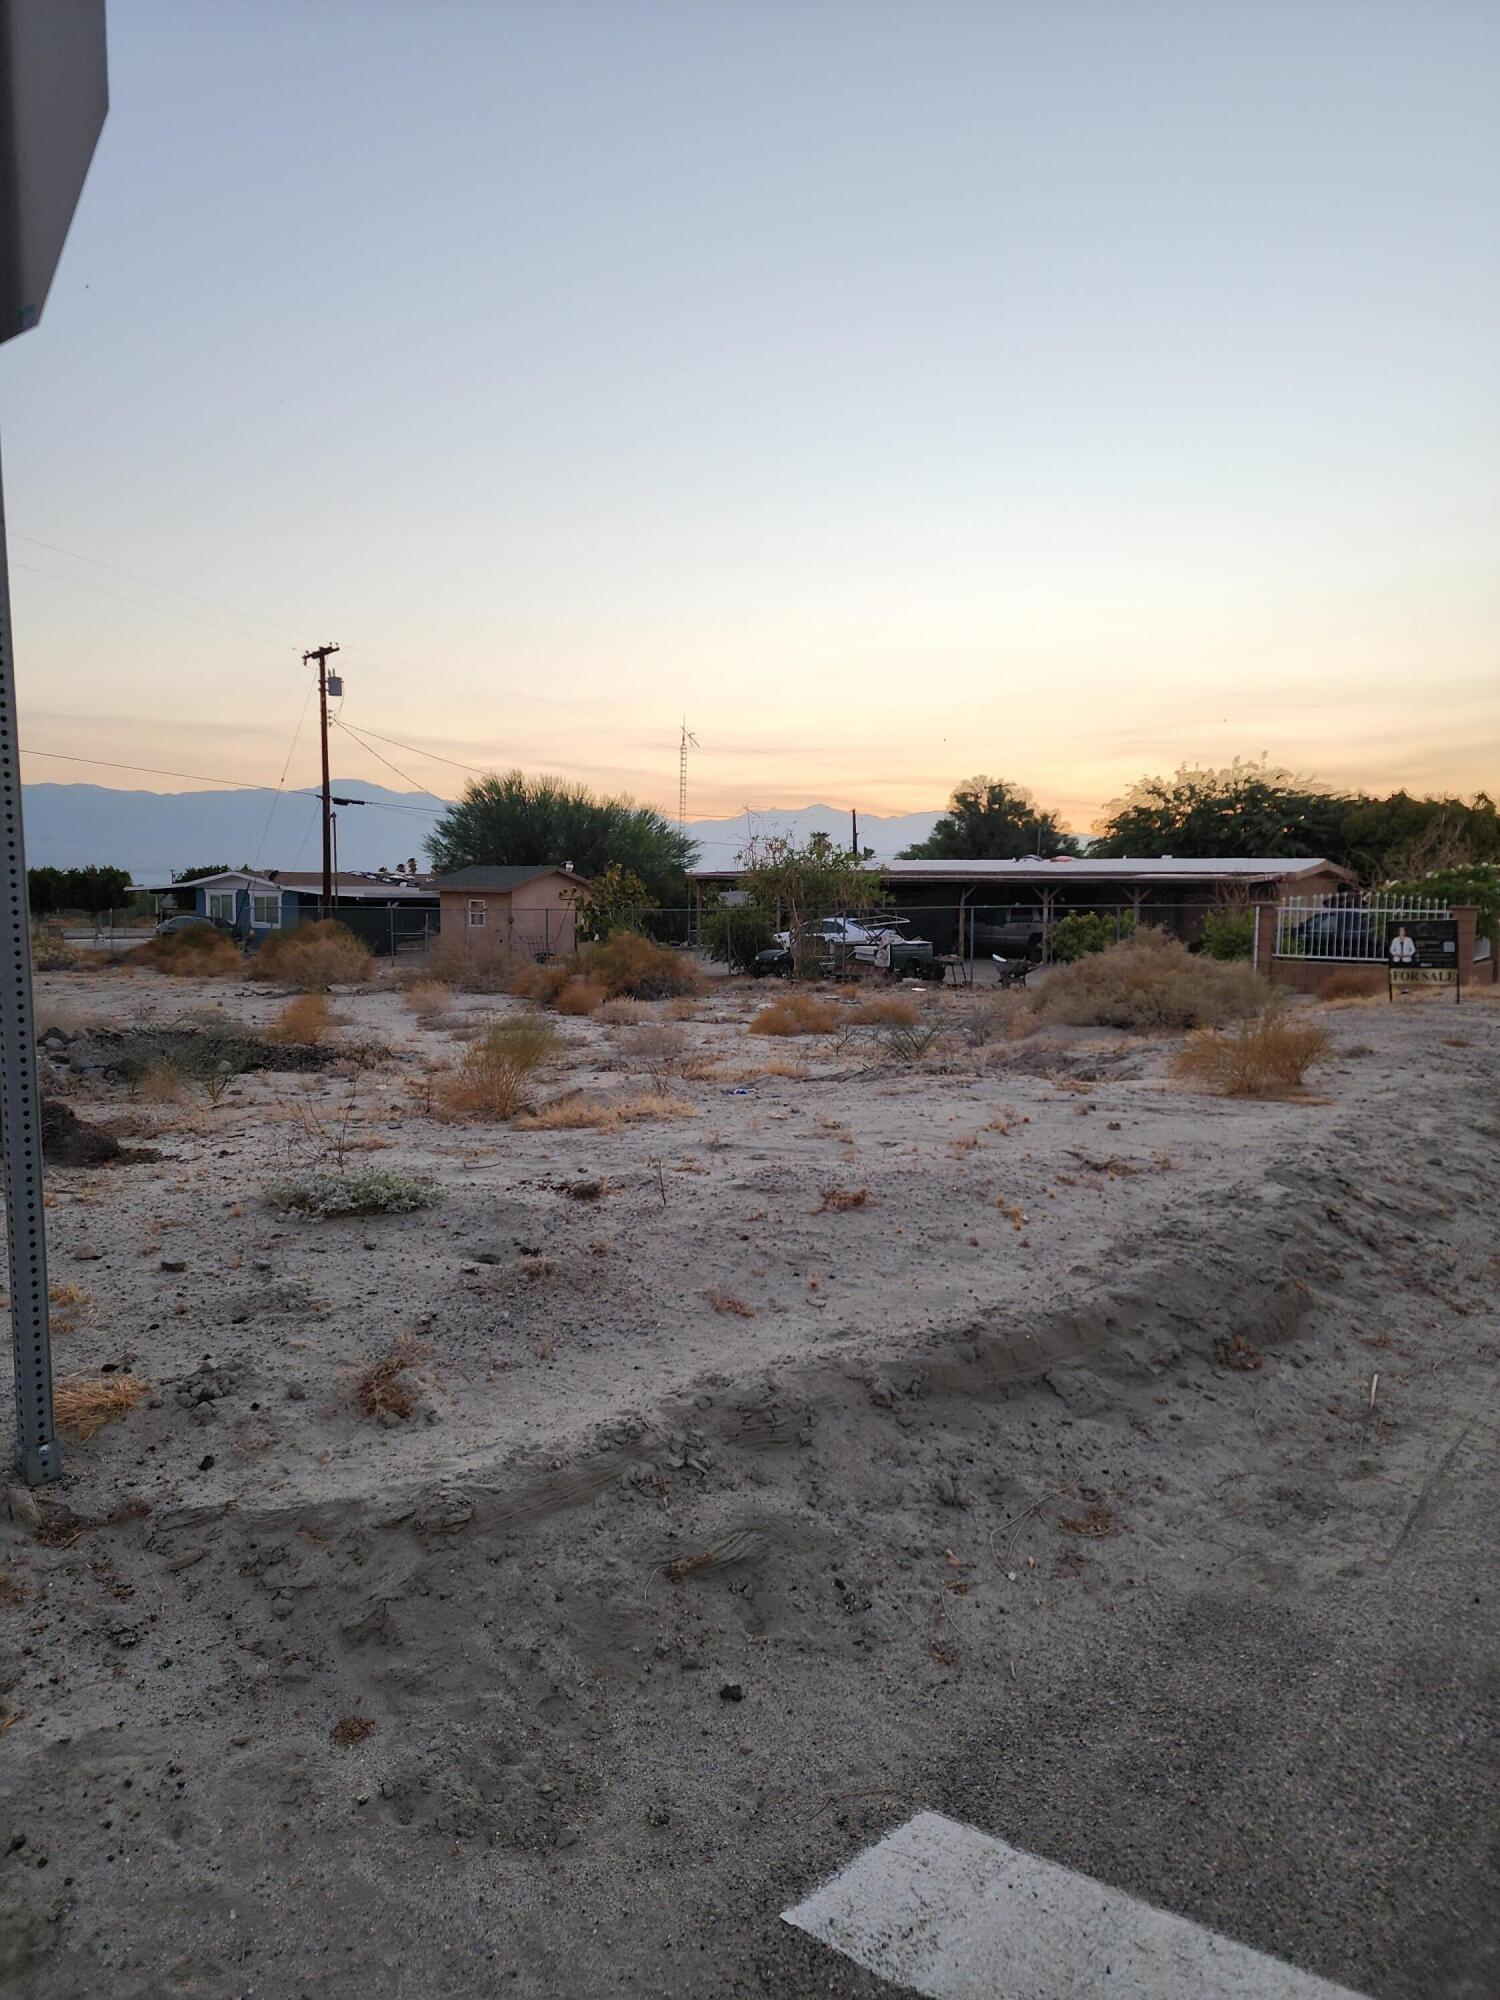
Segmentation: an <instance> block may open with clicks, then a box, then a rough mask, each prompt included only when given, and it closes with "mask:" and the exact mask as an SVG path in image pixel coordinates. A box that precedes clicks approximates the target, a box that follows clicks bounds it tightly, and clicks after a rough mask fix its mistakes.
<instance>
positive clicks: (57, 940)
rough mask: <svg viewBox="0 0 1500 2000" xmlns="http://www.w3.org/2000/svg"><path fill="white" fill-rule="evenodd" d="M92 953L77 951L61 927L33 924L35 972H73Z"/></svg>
mask: <svg viewBox="0 0 1500 2000" xmlns="http://www.w3.org/2000/svg"><path fill="white" fill-rule="evenodd" d="M91 956H93V954H92V953H88V952H82V951H75V950H74V949H73V947H72V945H70V944H69V943H68V940H67V939H66V938H65V937H64V936H63V933H62V929H61V927H60V926H57V925H53V924H33V925H32V927H31V969H32V971H33V972H71V971H72V970H74V968H75V967H76V966H77V965H78V964H79V961H80V960H81V959H84V958H87V957H91Z"/></svg>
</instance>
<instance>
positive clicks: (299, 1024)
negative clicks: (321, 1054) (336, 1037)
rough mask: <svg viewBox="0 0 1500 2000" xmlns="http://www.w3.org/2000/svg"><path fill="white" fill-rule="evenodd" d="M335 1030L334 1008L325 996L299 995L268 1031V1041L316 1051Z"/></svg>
mask: <svg viewBox="0 0 1500 2000" xmlns="http://www.w3.org/2000/svg"><path fill="white" fill-rule="evenodd" d="M332 1027H333V1009H332V1008H331V1007H330V1006H329V1004H328V995H327V994H326V993H299V994H298V995H297V997H296V999H295V1000H288V1001H287V1003H286V1005H285V1006H284V1007H283V1008H282V1010H281V1012H280V1013H279V1014H278V1015H277V1016H276V1019H275V1020H274V1021H273V1022H272V1023H271V1025H270V1027H269V1028H267V1029H266V1040H267V1041H268V1042H293V1043H297V1044H299V1045H306V1046H308V1047H311V1048H316V1047H317V1046H318V1044H319V1043H320V1042H321V1041H323V1040H325V1039H326V1037H327V1035H328V1033H329V1031H330V1030H331V1029H332Z"/></svg>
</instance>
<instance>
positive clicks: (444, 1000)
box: [401, 979, 453, 1028]
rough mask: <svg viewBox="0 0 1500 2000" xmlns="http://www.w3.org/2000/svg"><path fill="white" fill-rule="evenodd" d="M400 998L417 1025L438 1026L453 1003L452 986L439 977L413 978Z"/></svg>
mask: <svg viewBox="0 0 1500 2000" xmlns="http://www.w3.org/2000/svg"><path fill="white" fill-rule="evenodd" d="M401 998H402V1000H403V1002H404V1003H405V1005H406V1007H407V1010H408V1012H410V1013H411V1014H413V1015H415V1017H416V1020H417V1024H418V1026H419V1027H423V1028H439V1027H441V1026H442V1024H443V1022H444V1021H445V1020H446V1019H447V1017H448V1011H449V1009H450V1008H451V1007H452V1005H453V988H452V987H451V986H448V985H446V984H445V983H444V982H443V981H442V980H441V979H414V980H413V981H412V982H411V984H410V985H409V986H408V987H407V988H406V989H405V990H404V992H403V993H402V995H401Z"/></svg>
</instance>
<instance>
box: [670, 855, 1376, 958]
mask: <svg viewBox="0 0 1500 2000" xmlns="http://www.w3.org/2000/svg"><path fill="white" fill-rule="evenodd" d="M740 873H741V871H740V870H739V869H736V868H695V869H692V870H691V871H690V874H689V880H690V881H691V883H692V890H693V896H694V900H695V904H697V905H698V906H699V907H701V904H702V901H703V899H704V898H705V896H707V897H711V896H712V895H713V893H714V891H715V890H716V889H717V890H722V889H727V888H733V887H734V886H735V884H737V883H738V881H739V879H740ZM871 873H872V874H875V875H877V876H878V877H879V879H880V883H881V887H882V890H883V892H884V894H885V897H886V898H887V904H888V908H889V909H890V910H891V911H892V912H893V913H894V914H896V915H898V916H900V917H902V918H904V919H906V921H907V922H908V923H909V924H910V925H911V930H912V935H913V936H920V937H926V938H931V939H932V941H933V943H934V944H935V945H936V946H937V947H938V949H939V950H940V951H960V952H968V951H970V950H976V951H981V952H982V951H984V950H986V949H988V948H989V942H990V937H991V934H992V933H993V932H994V931H996V930H998V929H999V928H1000V927H1001V926H1003V925H1008V924H1014V923H1018V922H1028V921H1033V920H1034V921H1036V922H1038V923H1040V924H1043V925H1047V924H1050V923H1052V922H1053V921H1054V919H1056V918H1058V917H1062V916H1066V915H1067V914H1068V912H1069V911H1085V910H1098V911H1108V912H1119V913H1121V914H1122V915H1123V914H1126V913H1128V914H1129V915H1130V916H1131V917H1133V918H1134V919H1135V920H1136V921H1137V922H1140V923H1150V924H1158V925H1160V926H1161V927H1162V928H1164V929H1167V930H1171V931H1174V932H1175V933H1176V934H1177V936H1179V937H1181V938H1182V939H1184V941H1185V942H1187V943H1189V944H1191V943H1192V942H1193V941H1194V940H1196V939H1197V938H1198V937H1199V936H1201V934H1202V931H1203V920H1204V917H1205V916H1206V915H1207V914H1208V912H1209V911H1210V910H1211V909H1214V908H1221V907H1223V906H1224V905H1225V904H1232V905H1233V904H1239V905H1245V904H1249V903H1260V902H1272V903H1275V902H1279V901H1280V900H1281V899H1282V898H1283V897H1285V896H1301V897H1307V898H1317V897H1320V896H1334V895H1341V894H1345V893H1347V892H1349V891H1350V890H1352V889H1353V888H1354V887H1355V886H1356V883H1355V877H1354V876H1353V875H1352V874H1351V873H1350V871H1349V870H1348V869H1347V868H1340V867H1338V866H1337V865H1336V864H1335V863H1334V862H1331V861H1321V860H1317V859H1315V858H1305V859H1303V858H1287V857H1277V858H1270V857H1266V858H1263V859H1259V860H1256V859H1253V858H1252V859H1242V858H1238V857H1235V858H1219V857H1214V858H1200V857H1192V858H1189V859H1185V860H1180V861H1179V860H1174V859H1173V858H1172V857H1171V856H1170V855H1162V856H1158V857H1155V858H1149V859H1143V860H1139V861H1133V860H1097V861H1091V860H1089V859H1088V858H1087V857H1085V856H1073V855H1065V854H1060V855H1058V856H1056V857H1055V858H1053V859H1047V860H1043V859H1040V858H1027V859H1023V860H1019V861H885V862H873V863H871Z"/></svg>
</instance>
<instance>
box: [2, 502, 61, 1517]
mask: <svg viewBox="0 0 1500 2000" xmlns="http://www.w3.org/2000/svg"><path fill="white" fill-rule="evenodd" d="M0 1140H3V1147H4V1154H5V1168H4V1182H5V1244H6V1249H7V1251H8V1252H9V1256H10V1327H11V1340H12V1343H13V1346H14V1349H15V1365H16V1468H17V1470H18V1471H19V1472H20V1475H21V1477H22V1478H23V1479H24V1480H25V1481H26V1484H27V1485H28V1486H40V1485H41V1484H42V1482H43V1481H44V1480H48V1479H56V1478H57V1477H58V1475H59V1474H60V1473H61V1471H62V1452H61V1448H60V1446H59V1445H58V1442H57V1435H56V1432H55V1431H54V1429H53V1424H52V1340H51V1335H50V1333H49V1331H48V1325H47V1226H46V1217H45V1213H44V1210H43V1206H42V1101H41V1093H40V1091H39V1090H38V1088H37V1075H36V1016H35V1013H34V1011H33V1008H32V1004H31V910H30V902H29V899H28V897H27V893H26V840H25V835H24V832H23V830H22V826H21V746H20V742H19V740H18V738H17V735H16V675H15V658H14V654H13V652H12V649H11V625H10V566H9V564H8V562H7V560H6V553H5V491H4V486H3V483H0Z"/></svg>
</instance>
